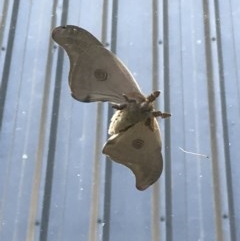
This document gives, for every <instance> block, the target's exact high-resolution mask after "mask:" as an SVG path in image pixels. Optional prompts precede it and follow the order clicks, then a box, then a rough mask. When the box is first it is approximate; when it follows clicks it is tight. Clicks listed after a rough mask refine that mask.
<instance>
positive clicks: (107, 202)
mask: <svg viewBox="0 0 240 241" xmlns="http://www.w3.org/2000/svg"><path fill="white" fill-rule="evenodd" d="M117 19H118V0H114V1H113V9H112V34H111V51H112V52H113V53H116V50H117V23H118V21H117ZM112 115H113V110H112V108H111V107H110V108H109V110H108V119H109V120H110V119H111V117H112ZM106 159H107V161H106V170H105V191H104V215H103V219H104V222H105V225H104V227H103V240H104V241H109V240H110V223H111V221H110V218H111V189H112V161H111V160H110V159H109V158H106Z"/></svg>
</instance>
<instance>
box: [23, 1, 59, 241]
mask: <svg viewBox="0 0 240 241" xmlns="http://www.w3.org/2000/svg"><path fill="white" fill-rule="evenodd" d="M56 6H57V1H54V3H53V7H52V13H54V12H55V10H56ZM53 16H54V14H53ZM52 20H53V21H52V24H51V25H52V27H53V26H55V18H54V17H53V18H52ZM50 41H51V40H50ZM52 49H53V43H52V44H49V49H48V58H47V64H46V74H45V83H44V91H43V93H44V96H43V101H42V109H41V120H40V128H39V138H38V148H37V153H36V158H35V160H36V166H35V170H34V183H33V185H32V192H31V201H30V207H29V217H28V230H27V240H28V241H31V240H34V236H35V229H34V225H35V223H37V222H39V221H38V220H36V218H37V208H38V204H39V187H40V182H41V173H42V161H43V151H44V150H43V149H44V141H45V134H46V119H47V112H48V105H49V91H50V78H51V76H50V73H51V68H52V61H53V57H52Z"/></svg>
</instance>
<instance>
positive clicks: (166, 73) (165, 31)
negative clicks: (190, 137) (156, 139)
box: [163, 1, 173, 241]
mask: <svg viewBox="0 0 240 241" xmlns="http://www.w3.org/2000/svg"><path fill="white" fill-rule="evenodd" d="M163 36H164V41H163V44H164V46H163V51H164V52H163V61H164V97H165V100H164V110H165V111H170V112H171V110H170V83H169V81H170V76H169V23H168V1H163ZM170 123H171V119H170V120H169V121H166V122H165V136H164V137H165V138H164V140H165V141H164V148H165V160H166V161H165V185H166V187H165V190H166V197H165V198H166V201H165V203H166V240H168V241H172V239H173V235H172V175H171V169H172V164H171V137H170V136H171V126H170Z"/></svg>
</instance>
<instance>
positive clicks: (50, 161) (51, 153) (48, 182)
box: [40, 0, 68, 241]
mask: <svg viewBox="0 0 240 241" xmlns="http://www.w3.org/2000/svg"><path fill="white" fill-rule="evenodd" d="M62 8H63V9H68V0H64V1H63V6H62ZM62 13H63V15H62V20H61V25H65V24H66V20H67V14H68V11H63V12H62ZM62 66H63V51H59V56H58V61H57V69H56V78H55V85H54V86H55V87H54V96H53V107H52V118H51V124H50V137H49V149H48V155H47V167H46V176H45V187H44V196H43V209H42V219H41V232H40V240H41V241H47V236H48V223H49V213H50V206H51V195H52V182H53V170H54V162H55V148H56V140H57V126H58V114H59V102H60V93H61V82H62Z"/></svg>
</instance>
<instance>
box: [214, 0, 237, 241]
mask: <svg viewBox="0 0 240 241" xmlns="http://www.w3.org/2000/svg"><path fill="white" fill-rule="evenodd" d="M214 5H215V12H216V18H215V21H216V31H217V38H216V39H217V51H218V64H219V76H220V91H221V96H220V98H221V109H222V123H223V142H224V154H225V157H224V159H225V166H226V177H227V194H228V195H227V197H228V209H229V223H230V235H231V240H237V238H236V224H235V218H234V217H235V212H234V201H233V186H232V167H231V159H230V153H229V136H228V133H229V132H228V124H227V104H226V94H225V78H224V64H223V53H222V39H221V36H222V34H221V18H220V14H219V2H218V0H215V1H214Z"/></svg>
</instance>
